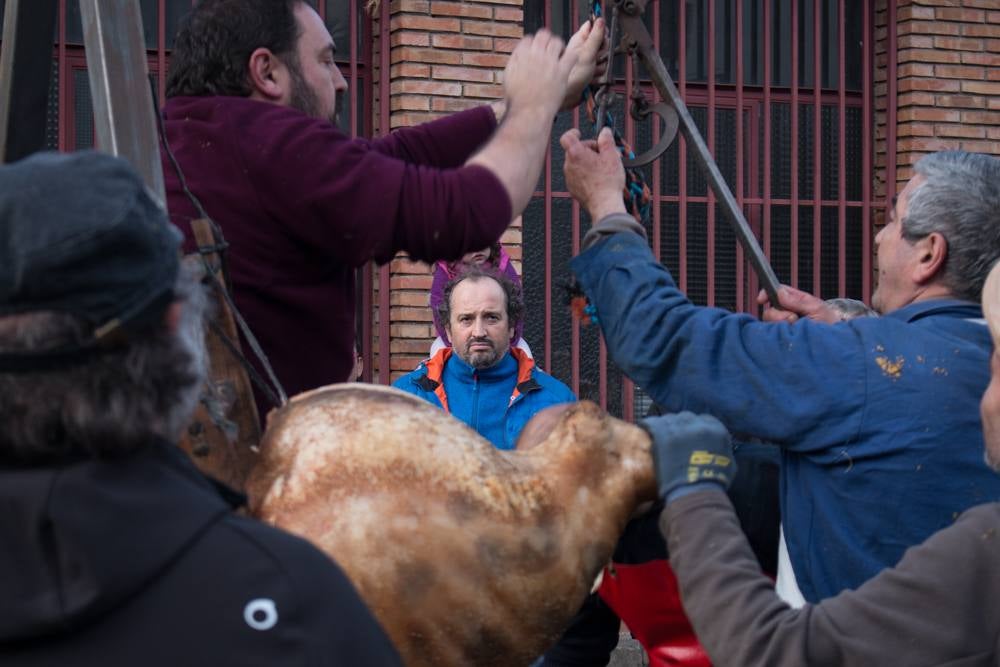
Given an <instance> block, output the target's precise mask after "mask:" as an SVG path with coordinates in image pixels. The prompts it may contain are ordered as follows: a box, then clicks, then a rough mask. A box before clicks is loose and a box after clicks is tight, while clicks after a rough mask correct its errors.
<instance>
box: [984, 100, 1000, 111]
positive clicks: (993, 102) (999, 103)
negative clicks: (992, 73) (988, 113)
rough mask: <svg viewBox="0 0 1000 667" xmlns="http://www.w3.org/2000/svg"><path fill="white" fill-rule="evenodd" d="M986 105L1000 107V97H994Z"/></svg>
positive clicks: (992, 107) (994, 107) (993, 107)
mask: <svg viewBox="0 0 1000 667" xmlns="http://www.w3.org/2000/svg"><path fill="white" fill-rule="evenodd" d="M986 106H987V107H989V108H990V109H1000V97H992V98H990V99H989V101H987V103H986Z"/></svg>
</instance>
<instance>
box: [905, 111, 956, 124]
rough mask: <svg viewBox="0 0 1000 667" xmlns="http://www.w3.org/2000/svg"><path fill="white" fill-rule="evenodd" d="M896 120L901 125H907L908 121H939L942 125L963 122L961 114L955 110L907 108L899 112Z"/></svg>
mask: <svg viewBox="0 0 1000 667" xmlns="http://www.w3.org/2000/svg"><path fill="white" fill-rule="evenodd" d="M896 119H897V122H900V123H905V122H907V121H923V122H928V121H938V122H942V123H957V122H959V120H961V114H960V112H958V111H955V110H945V109H928V108H926V107H907V108H905V109H900V110H899V113H898V114H897V116H896Z"/></svg>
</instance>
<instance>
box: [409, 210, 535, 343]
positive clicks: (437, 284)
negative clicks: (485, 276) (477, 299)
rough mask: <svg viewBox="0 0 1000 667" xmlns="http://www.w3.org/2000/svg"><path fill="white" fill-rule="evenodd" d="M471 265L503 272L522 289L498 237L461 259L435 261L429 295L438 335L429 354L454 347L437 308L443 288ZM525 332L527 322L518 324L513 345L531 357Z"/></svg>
mask: <svg viewBox="0 0 1000 667" xmlns="http://www.w3.org/2000/svg"><path fill="white" fill-rule="evenodd" d="M519 218H520V216H518V218H515V219H514V222H513V223H511V224H512V225H516V224H517V222H518V219H519ZM470 266H480V267H483V268H486V269H488V270H492V271H494V272H496V273H500V274H502V275H504V276H506V277H507V279H508V280H510V282H511V283H513V284H514V286H516V287H517V288H518V289H521V276H520V275H518V273H517V269H516V268H515V267H514V264H513V263H511V261H510V255H508V254H507V251H506V250H504V247H503V244H502V243H501V242H500V241H499V240H498V241H497V242H496V243H493V244H492V245H490V246H488V247H486V248H483V249H482V250H476V251H473V252H470V253H467V254H466V255H465V256H463V257H462V259H461V260H459V261H457V262H445V261H439V262H436V263H435V264H434V279H433V281H432V282H431V294H430V300H429V302H430V307H431V315H432V317H433V319H434V333H435V334H437V338H435V339H434V342H433V343H432V344H431V350H430V356H432V357H433V356H434V355H435V354H436V353H437V351H438V350H440V349H441V348H443V347H451V341H450V340H449V339H448V331H447V326H446V325H447V322H442V321H441V317H440V315H439V314H438V309H439V308H440V307H441V301H442V300H443V299H444V288H445V285H447V284H448V282H450V281H452V280H454V279H455V277H456V276H457V275H458V274H459V273H461V272H462V271H464V270H465V269H467V268H468V267H470ZM523 332H524V322H523V321H522V322H519V323H518V325H517V327H516V328H515V329H514V340H513V341H512V344H513V345H514V346H516V347H519V348H521V349H522V350H524V352H525V353H526V354H527V355H528V356H529V357H531V356H533V355H532V354H531V348H530V347H529V346H528V343H526V342H525V340H524V338H522V337H521V335H522V334H523Z"/></svg>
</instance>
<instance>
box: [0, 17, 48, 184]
mask: <svg viewBox="0 0 1000 667" xmlns="http://www.w3.org/2000/svg"><path fill="white" fill-rule="evenodd" d="M58 5H59V3H58V0H7V4H6V7H5V11H4V21H3V43H2V44H0V164H2V163H4V162H14V161H15V160H19V159H21V158H23V157H26V156H28V155H31V154H32V153H35V152H37V151H40V150H42V149H44V148H45V119H46V114H45V110H46V109H47V107H48V99H49V79H50V77H51V75H52V33H53V32H54V31H55V27H56V11H57V9H58ZM29 7H30V8H29Z"/></svg>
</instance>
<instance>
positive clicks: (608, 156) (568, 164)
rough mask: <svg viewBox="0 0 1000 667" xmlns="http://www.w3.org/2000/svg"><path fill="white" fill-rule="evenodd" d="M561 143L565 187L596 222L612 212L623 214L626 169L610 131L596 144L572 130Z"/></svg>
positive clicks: (599, 137)
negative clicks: (563, 154) (564, 153)
mask: <svg viewBox="0 0 1000 667" xmlns="http://www.w3.org/2000/svg"><path fill="white" fill-rule="evenodd" d="M559 143H560V145H562V147H563V150H565V151H566V160H565V161H564V162H563V171H564V172H565V174H566V187H567V189H568V190H569V193H570V194H571V195H573V197H575V198H576V200H577V201H579V202H580V205H581V206H583V207H584V208H585V209H587V212H588V213H590V217H591V218H592V219H593V221H594V222H595V223H596V222H597V221H598V220H600V219H601V218H603V217H604V216H606V215H609V214H611V213H624V212H625V203H624V201H623V200H622V190H623V189H624V188H625V168H624V167H623V166H622V159H621V154H620V153H619V152H618V148H617V147H616V146H615V139H614V135H613V134H612V132H611V130H610V129H609V128H604V129H603V130H601V133H600V135H598V137H597V141H596V142H595V141H586V142H584V141H581V140H580V131H579V130H576V129H572V130H568V131H567V132H566V133H565V134H563V135H562V137H561V138H560V139H559Z"/></svg>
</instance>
